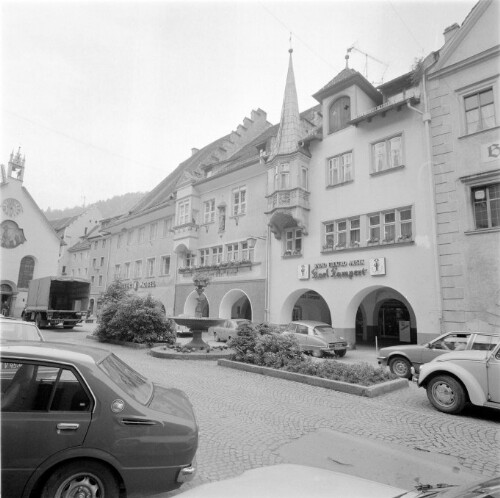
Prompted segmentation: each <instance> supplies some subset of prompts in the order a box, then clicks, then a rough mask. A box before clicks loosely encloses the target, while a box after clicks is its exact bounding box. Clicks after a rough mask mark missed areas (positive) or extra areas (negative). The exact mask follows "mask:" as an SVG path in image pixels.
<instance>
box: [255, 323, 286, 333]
mask: <svg viewBox="0 0 500 498" xmlns="http://www.w3.org/2000/svg"><path fill="white" fill-rule="evenodd" d="M255 330H256V331H257V332H258V333H259V334H260V335H268V334H279V332H280V329H279V327H278V326H277V325H272V324H270V323H267V322H264V323H259V324H258V325H255Z"/></svg>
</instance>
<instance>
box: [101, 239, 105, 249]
mask: <svg viewBox="0 0 500 498" xmlns="http://www.w3.org/2000/svg"><path fill="white" fill-rule="evenodd" d="M105 247H106V239H102V248H103V249H104V248H105Z"/></svg>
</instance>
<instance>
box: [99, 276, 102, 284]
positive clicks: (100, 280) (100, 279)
mask: <svg viewBox="0 0 500 498" xmlns="http://www.w3.org/2000/svg"><path fill="white" fill-rule="evenodd" d="M99 287H102V275H99Z"/></svg>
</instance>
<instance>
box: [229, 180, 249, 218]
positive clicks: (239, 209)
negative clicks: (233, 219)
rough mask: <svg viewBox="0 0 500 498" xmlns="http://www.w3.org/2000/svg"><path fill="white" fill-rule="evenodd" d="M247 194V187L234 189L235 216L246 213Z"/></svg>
mask: <svg viewBox="0 0 500 498" xmlns="http://www.w3.org/2000/svg"><path fill="white" fill-rule="evenodd" d="M246 194H247V190H246V187H238V188H235V189H233V206H232V215H233V216H238V215H240V214H245V213H246V210H247V201H246Z"/></svg>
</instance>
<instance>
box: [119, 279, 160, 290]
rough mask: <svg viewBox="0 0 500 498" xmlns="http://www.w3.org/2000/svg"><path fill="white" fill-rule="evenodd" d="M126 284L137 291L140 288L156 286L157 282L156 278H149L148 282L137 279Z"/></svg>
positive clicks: (128, 287)
mask: <svg viewBox="0 0 500 498" xmlns="http://www.w3.org/2000/svg"><path fill="white" fill-rule="evenodd" d="M125 286H126V287H127V289H134V290H135V291H136V290H138V289H149V288H151V287H156V282H155V281H154V280H147V281H146V282H139V280H135V281H134V282H127V283H126V284H125Z"/></svg>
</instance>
